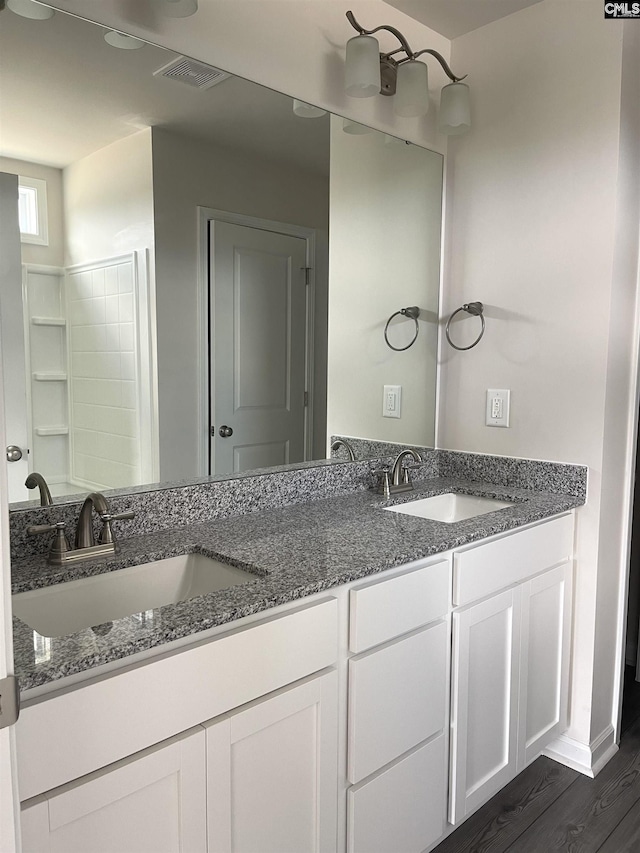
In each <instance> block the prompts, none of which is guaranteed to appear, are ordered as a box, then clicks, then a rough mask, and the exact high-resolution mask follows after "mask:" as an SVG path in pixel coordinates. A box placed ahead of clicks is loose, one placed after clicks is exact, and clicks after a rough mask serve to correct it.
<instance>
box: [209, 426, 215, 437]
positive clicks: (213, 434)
mask: <svg viewBox="0 0 640 853" xmlns="http://www.w3.org/2000/svg"><path fill="white" fill-rule="evenodd" d="M209 435H210V436H211V438H215V437H216V428H215V427H214V426H213V425H212V426H210V427H209Z"/></svg>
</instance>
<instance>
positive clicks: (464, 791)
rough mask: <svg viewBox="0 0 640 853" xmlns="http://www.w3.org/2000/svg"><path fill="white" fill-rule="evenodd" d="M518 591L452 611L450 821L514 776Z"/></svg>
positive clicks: (457, 818)
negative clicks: (455, 611)
mask: <svg viewBox="0 0 640 853" xmlns="http://www.w3.org/2000/svg"><path fill="white" fill-rule="evenodd" d="M519 646H520V590H519V589H517V588H515V589H509V590H506V591H505V592H502V593H500V594H499V595H495V596H493V597H492V598H489V599H487V600H485V601H481V602H480V603H478V604H473V605H471V606H469V607H467V608H466V609H464V610H460V611H458V612H457V613H454V614H453V680H452V703H451V705H452V737H451V803H450V812H451V814H450V820H451V822H452V823H457V822H458V821H460V820H461V819H462V818H463V817H464V816H465V815H466V814H468V813H469V812H471V811H473V810H474V809H475V808H476V806H478V805H479V804H480V803H482V802H484V801H485V800H486V799H488V798H489V797H491V796H492V795H493V794H495V793H496V791H498V790H500V788H502V787H503V786H504V785H505V784H506V783H507V782H508V781H509V780H510V779H512V778H513V777H514V776H515V774H516V766H517V765H516V761H517V736H518V688H519V684H518V671H519V664H520V660H519V659H520V648H519Z"/></svg>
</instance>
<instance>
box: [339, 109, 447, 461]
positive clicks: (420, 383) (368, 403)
mask: <svg viewBox="0 0 640 853" xmlns="http://www.w3.org/2000/svg"><path fill="white" fill-rule="evenodd" d="M331 131H332V132H331V206H330V217H329V221H330V239H329V280H330V282H331V287H330V292H329V375H328V395H327V403H328V409H327V430H328V434H329V435H350V436H357V437H359V438H370V439H376V440H379V441H392V442H397V443H403V442H404V443H405V444H407V443H408V444H422V445H430V446H433V444H434V422H435V382H436V356H437V321H438V290H439V284H440V222H441V201H442V157H441V156H440V155H439V154H434V153H433V152H431V151H426V150H425V149H424V148H419V147H417V146H415V145H404V144H402V143H401V144H398V143H397V142H394V143H391V144H389V143H385V135H384V134H382V133H367V134H364V135H351V134H347V133H344V131H343V130H342V119H340V118H337V117H335V116H334V117H332V123H331ZM412 305H417V306H418V307H419V308H420V311H421V315H420V318H419V320H418V324H419V329H420V331H419V334H418V338H417V340H416V341H415V343H414V344H413V345H412V346H411V347H410V349H407V350H405V351H404V352H394V351H393V350H392V349H390V348H389V347H388V346H387V345H386V344H385V341H384V327H385V324H386V322H387V320H388V318H389V317H390V316H391V315H392V314H395V312H396V311H399V310H400V309H401V308H406V307H408V306H412ZM414 334H415V324H414V322H413V320H410V319H407V318H400V319H398V318H397V319H396V320H395V321H394V322H393V324H392V325H391V326H390V328H389V331H388V336H389V340H390V341H391V343H392V344H394V345H395V346H400V347H401V346H406V345H407V344H408V343H410V341H411V339H412V338H413V336H414ZM385 385H400V386H402V409H401V412H402V417H401V418H399V419H396V418H383V417H382V398H383V388H384V386H385Z"/></svg>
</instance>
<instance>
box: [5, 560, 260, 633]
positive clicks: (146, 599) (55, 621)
mask: <svg viewBox="0 0 640 853" xmlns="http://www.w3.org/2000/svg"><path fill="white" fill-rule="evenodd" d="M257 578H258V575H255V574H252V573H251V572H246V571H244V570H243V569H238V568H236V567H235V566H230V565H228V564H227V563H222V562H220V561H218V560H214V559H212V558H210V557H206V556H205V555H204V554H183V555H181V556H179V557H168V558H167V559H164V560H155V561H154V562H151V563H144V564H142V565H140V566H130V567H129V568H126V569H118V570H116V571H113V572H105V573H104V574H101V575H95V576H93V577H88V578H82V579H80V580H74V581H67V582H66V583H59V584H55V585H54V586H47V587H43V588H42V589H34V590H29V591H28V592H20V593H17V594H16V595H14V596H13V597H12V602H13V613H14V615H15V616H17V617H18V618H19V619H22V621H23V622H26V623H27V625H29V627H31V628H33V629H34V631H37V632H38V634H41V635H42V636H43V637H62V636H65V635H66V634H73V633H75V632H76V631H81V630H83V629H84V628H91V627H93V626H96V625H104V624H105V623H108V622H112V621H113V620H114V619H122V618H123V617H124V616H131V615H133V614H135V613H142V612H145V611H148V610H152V609H153V608H155V607H162V606H163V605H164V604H176V603H177V602H179V601H186V600H187V599H188V598H195V596H197V595H204V594H206V593H209V592H215V591H216V590H221V589H227V588H228V587H232V586H237V585H238V584H243V583H248V582H249V581H255V580H257Z"/></svg>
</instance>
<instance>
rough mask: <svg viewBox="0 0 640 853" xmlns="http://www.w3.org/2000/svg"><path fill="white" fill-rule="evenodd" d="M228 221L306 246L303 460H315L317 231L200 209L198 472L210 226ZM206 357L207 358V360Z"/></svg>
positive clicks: (203, 467)
mask: <svg viewBox="0 0 640 853" xmlns="http://www.w3.org/2000/svg"><path fill="white" fill-rule="evenodd" d="M216 220H217V221H219V222H226V223H228V224H229V225H242V226H245V227H247V228H257V229H259V230H261V231H272V232H274V233H276V234H285V235H286V236H288V237H299V238H300V239H302V240H304V241H305V243H306V251H305V258H306V260H305V263H306V266H307V267H308V268H309V269H310V270H311V272H310V275H309V285H308V287H307V288H306V291H307V292H306V306H307V307H306V330H305V390H306V392H307V394H308V397H309V403H308V405H307V406H306V407H305V411H304V461H305V462H306V461H308V460H310V459H312V458H313V391H314V358H315V352H314V320H315V298H316V286H315V274H316V231H315V229H314V228H306V227H304V226H302V225H291V224H289V223H287V222H277V221H276V220H271V219H260V218H258V217H255V216H247V215H245V214H244V213H232V212H230V211H228V210H217V209H216V208H212V207H200V206H199V207H198V275H197V287H198V295H197V303H198V312H199V319H200V322H199V323H198V359H197V365H196V367H197V371H198V377H199V380H198V387H199V393H198V412H197V417H198V424H199V425H200V427H199V430H198V433H199V438H198V448H197V458H198V471H199V472H200V474H201V475H203V476H206V475H208V474H209V452H210V450H209V448H210V435H209V428H210V417H209V411H210V406H209V394H210V378H209V358H208V353H209V295H208V285H209V223H210V222H211V221H216ZM205 356H207V357H205Z"/></svg>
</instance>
